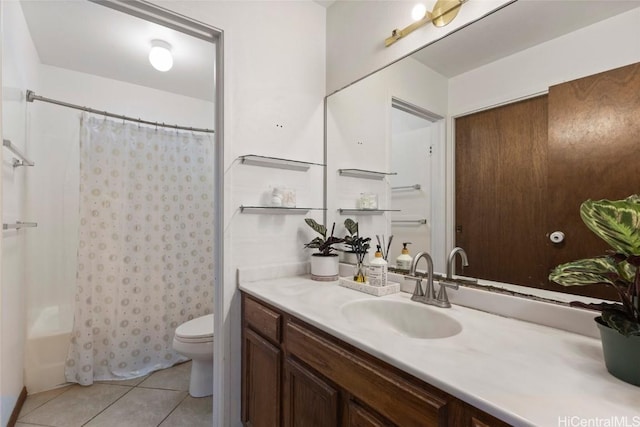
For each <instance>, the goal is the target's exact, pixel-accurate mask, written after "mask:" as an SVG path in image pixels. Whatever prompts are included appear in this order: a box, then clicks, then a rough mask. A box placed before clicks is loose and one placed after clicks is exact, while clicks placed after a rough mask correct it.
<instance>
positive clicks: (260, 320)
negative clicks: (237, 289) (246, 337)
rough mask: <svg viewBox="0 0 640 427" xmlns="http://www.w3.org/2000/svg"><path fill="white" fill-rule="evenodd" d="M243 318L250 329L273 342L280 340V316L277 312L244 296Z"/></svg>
mask: <svg viewBox="0 0 640 427" xmlns="http://www.w3.org/2000/svg"><path fill="white" fill-rule="evenodd" d="M244 318H245V321H246V322H247V323H246V325H247V326H249V327H250V328H251V329H253V330H254V331H256V332H258V333H259V334H260V335H262V336H263V337H265V338H267V339H269V340H271V341H273V342H275V343H279V342H280V339H281V338H282V331H281V326H280V325H281V318H282V316H281V315H280V314H279V313H277V312H275V311H273V310H271V309H270V308H267V307H265V306H264V305H262V304H260V303H259V302H257V301H255V300H252V299H251V298H249V297H247V296H245V297H244Z"/></svg>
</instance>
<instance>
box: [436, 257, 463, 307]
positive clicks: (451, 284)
mask: <svg viewBox="0 0 640 427" xmlns="http://www.w3.org/2000/svg"><path fill="white" fill-rule="evenodd" d="M456 254H459V255H460V259H461V260H462V266H463V267H467V266H468V265H469V259H468V258H467V253H466V252H465V251H464V249H462V248H461V247H457V246H456V247H455V248H453V250H451V252H450V253H449V261H448V262H447V277H446V279H444V280H441V281H440V289H439V290H438V296H437V298H436V303H437V304H436V305H437V306H438V307H445V308H446V307H451V303H450V302H449V296H448V295H447V288H451V289H455V290H458V288H459V286H458V283H457V282H455V281H454V280H455V279H454V278H453V267H454V263H455V260H456Z"/></svg>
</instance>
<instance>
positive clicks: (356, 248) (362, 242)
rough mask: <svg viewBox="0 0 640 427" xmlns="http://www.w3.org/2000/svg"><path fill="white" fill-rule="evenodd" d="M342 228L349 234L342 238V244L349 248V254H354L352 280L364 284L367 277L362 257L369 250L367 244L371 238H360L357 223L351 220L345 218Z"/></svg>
mask: <svg viewBox="0 0 640 427" xmlns="http://www.w3.org/2000/svg"><path fill="white" fill-rule="evenodd" d="M344 227H345V228H346V229H347V232H348V233H349V235H348V236H346V237H345V238H344V242H345V243H346V244H347V245H349V247H350V248H351V250H350V251H349V252H350V253H352V254H354V255H355V257H356V262H355V267H354V272H353V280H354V281H356V282H360V283H365V282H366V281H367V275H366V273H365V268H364V257H365V255H366V254H367V251H368V250H369V242H370V241H371V238H370V237H366V238H364V237H360V232H359V229H358V223H357V222H355V221H354V220H352V219H351V218H347V219H346V220H345V221H344Z"/></svg>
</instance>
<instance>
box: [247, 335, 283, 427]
mask: <svg viewBox="0 0 640 427" xmlns="http://www.w3.org/2000/svg"><path fill="white" fill-rule="evenodd" d="M281 353H282V351H281V350H280V349H279V348H277V347H275V346H274V345H272V344H271V343H269V342H268V341H267V340H265V339H264V338H262V337H261V336H259V335H258V334H256V333H255V332H253V331H252V330H250V329H248V328H245V329H244V348H243V352H242V354H243V360H242V421H243V422H244V425H245V426H252V427H279V426H280V422H281V418H280V408H281V406H280V395H281V394H280V378H281V370H280V366H281Z"/></svg>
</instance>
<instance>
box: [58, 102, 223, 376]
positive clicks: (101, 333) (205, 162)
mask: <svg viewBox="0 0 640 427" xmlns="http://www.w3.org/2000/svg"><path fill="white" fill-rule="evenodd" d="M212 165H213V141H212V137H211V136H210V135H208V134H202V133H198V134H195V133H191V132H178V131H176V130H167V129H163V128H158V129H156V128H153V127H151V128H150V127H144V126H140V125H138V124H131V123H122V122H118V121H112V120H107V119H103V118H97V117H89V116H88V115H86V114H85V115H83V116H82V119H81V130H80V229H79V241H78V264H77V280H76V285H77V289H76V302H75V317H74V325H73V331H72V338H71V345H70V347H69V353H68V356H67V362H66V367H65V375H66V378H67V380H68V381H70V382H76V383H79V384H83V385H89V384H92V383H93V381H94V380H109V379H126V378H133V377H138V376H141V375H145V374H147V373H149V372H152V371H154V370H157V369H162V368H166V367H169V366H172V365H173V364H175V363H177V362H179V361H182V360H185V359H184V357H183V356H181V355H179V354H178V353H176V352H175V351H173V349H172V345H171V344H172V340H173V335H174V331H175V329H176V327H177V326H179V325H180V324H181V323H183V322H185V321H187V320H190V319H192V318H194V317H198V316H202V315H204V314H208V313H211V312H212V309H213V254H212V251H213V215H214V206H213V166H212Z"/></svg>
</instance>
